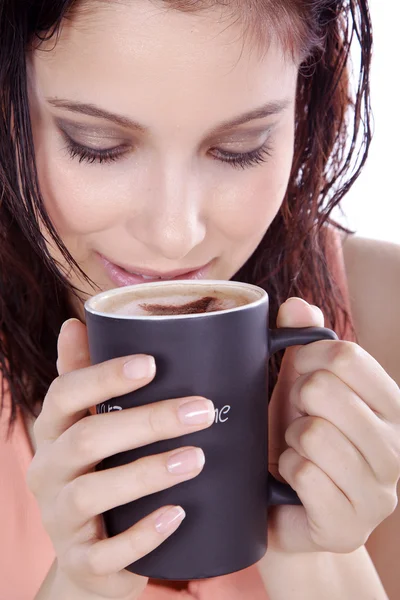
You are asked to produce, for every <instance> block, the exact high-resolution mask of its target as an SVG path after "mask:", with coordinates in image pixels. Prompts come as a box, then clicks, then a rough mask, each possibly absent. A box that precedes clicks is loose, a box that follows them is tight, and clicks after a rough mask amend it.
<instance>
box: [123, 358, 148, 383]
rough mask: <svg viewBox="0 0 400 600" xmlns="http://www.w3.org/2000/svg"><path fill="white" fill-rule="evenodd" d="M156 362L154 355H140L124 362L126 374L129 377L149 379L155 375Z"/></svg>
mask: <svg viewBox="0 0 400 600" xmlns="http://www.w3.org/2000/svg"><path fill="white" fill-rule="evenodd" d="M155 370H156V363H155V360H154V358H153V357H152V356H147V355H144V354H143V355H138V356H135V358H132V359H131V360H129V361H128V362H126V363H125V364H124V375H125V377H126V378H127V379H148V378H149V377H153V375H154V373H155Z"/></svg>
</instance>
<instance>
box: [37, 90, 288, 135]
mask: <svg viewBox="0 0 400 600" xmlns="http://www.w3.org/2000/svg"><path fill="white" fill-rule="evenodd" d="M46 100H47V102H48V103H49V104H51V105H52V106H54V107H55V108H62V109H64V110H68V111H70V112H73V113H79V114H83V115H88V116H89V117H96V118H100V119H105V120H106V121H110V122H111V123H115V124H116V125H119V126H121V127H126V128H128V129H133V130H135V131H139V132H141V133H145V132H146V131H148V129H147V127H144V126H143V125H140V123H137V122H136V121H133V120H132V119H130V118H129V117H125V116H123V115H117V114H115V113H112V112H109V111H108V110H104V109H103V108H101V107H100V106H96V105H95V104H87V103H84V102H76V101H72V100H64V99H60V98H47V99H46ZM290 104H291V101H290V100H289V99H284V100H276V101H273V102H268V103H267V104H264V105H263V106H261V107H259V108H255V109H254V110H251V111H250V112H247V113H245V114H242V115H239V116H237V117H235V118H234V119H231V120H229V121H224V122H222V123H220V124H219V125H217V126H216V127H214V128H213V129H212V131H210V132H209V134H208V135H216V134H220V133H222V132H223V131H225V130H228V129H232V128H233V127H238V126H239V125H243V124H244V123H248V122H249V121H254V120H256V119H264V118H265V117H270V116H272V115H277V114H279V113H281V112H283V111H284V110H285V109H286V108H288V106H289V105H290Z"/></svg>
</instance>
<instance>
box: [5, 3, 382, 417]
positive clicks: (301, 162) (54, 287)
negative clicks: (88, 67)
mask: <svg viewBox="0 0 400 600" xmlns="http://www.w3.org/2000/svg"><path fill="white" fill-rule="evenodd" d="M100 1H101V2H102V3H103V4H106V3H107V0H91V1H89V0H85V2H84V3H83V5H82V4H81V3H80V2H76V0H29V1H28V0H0V107H1V110H0V319H1V337H0V368H1V371H2V375H3V378H2V386H3V388H2V398H4V393H5V391H6V390H9V391H10V393H11V398H12V414H11V418H10V424H11V423H12V422H13V421H14V420H15V416H16V407H17V406H19V407H21V409H22V410H23V411H27V412H29V413H31V414H33V407H34V405H35V404H36V403H37V402H40V401H41V400H42V399H43V398H44V396H45V394H46V392H47V390H48V387H49V385H50V383H51V381H52V380H53V379H54V378H55V377H56V376H57V372H56V366H55V364H56V352H57V349H56V344H57V336H58V333H59V330H60V326H61V324H62V323H63V321H65V320H66V319H67V318H69V317H71V316H76V315H74V312H73V309H72V307H71V304H70V302H69V300H68V298H70V297H71V294H74V293H76V292H77V290H75V289H74V288H73V287H72V286H71V284H70V282H69V281H68V280H67V278H66V277H65V275H64V273H63V270H62V268H61V266H60V265H59V264H57V263H56V262H55V261H54V260H53V259H52V257H51V256H50V255H49V252H48V249H47V247H46V244H45V241H44V236H43V233H42V231H43V226H44V228H45V229H47V231H48V236H50V239H52V240H54V243H55V244H56V246H57V247H58V248H59V249H60V251H61V252H62V255H63V256H64V258H65V260H66V261H67V264H68V265H70V266H71V267H73V268H74V269H76V270H77V271H79V272H80V274H81V275H83V276H84V277H85V278H86V280H87V281H89V279H88V278H87V277H86V276H85V274H84V273H82V271H81V270H80V269H79V267H78V265H77V264H76V263H75V262H74V260H73V258H72V256H71V255H70V254H69V253H68V251H67V249H66V248H65V247H64V245H63V243H62V240H61V239H60V238H59V236H58V234H57V231H56V230H55V229H54V227H53V225H52V223H51V221H50V219H49V217H48V215H47V214H46V211H45V208H44V203H43V199H42V196H41V193H40V189H39V184H38V177H37V171H36V166H35V153H34V146H33V140H32V131H31V124H30V118H29V105H28V94H27V69H26V57H27V51H28V48H30V47H31V45H32V42H33V43H34V44H37V43H38V42H40V40H44V39H49V38H51V37H52V36H53V35H55V34H57V32H59V30H60V27H61V26H62V22H63V19H64V18H70V17H71V15H73V13H72V10H75V9H76V8H80V7H81V6H84V7H85V6H87V7H89V9H90V10H91V8H93V7H94V5H95V3H99V2H100ZM164 2H165V5H166V9H171V8H174V9H176V10H185V11H198V10H200V9H202V8H204V9H206V8H210V7H213V6H214V5H218V4H220V5H221V6H223V7H224V8H225V9H226V8H229V9H230V10H231V14H232V16H234V15H237V19H242V22H243V32H244V34H245V36H247V35H252V36H253V41H255V42H257V43H258V45H259V47H261V46H262V45H263V42H264V44H265V40H266V37H267V36H266V35H265V34H266V31H267V30H268V31H270V32H273V33H275V34H276V35H278V36H279V39H280V41H281V42H282V43H284V44H285V46H286V49H287V50H288V51H290V52H292V53H293V52H298V53H301V55H302V58H303V60H302V64H301V67H300V73H299V81H298V94H297V114H296V139H295V154H294V161H293V168H292V173H291V177H290V182H289V186H288V189H287V193H286V196H285V199H284V202H283V204H282V206H281V209H280V211H279V213H278V214H277V216H276V218H275V219H274V221H273V223H272V224H271V226H270V227H269V229H268V231H267V233H266V235H265V237H264V239H263V240H262V242H261V244H260V245H259V247H258V248H257V250H256V251H255V252H254V254H253V255H252V256H251V257H250V258H249V259H248V261H247V262H246V264H245V265H244V266H243V267H242V268H241V269H240V271H239V272H238V273H237V274H236V275H235V279H239V280H242V281H246V282H251V283H256V284H258V285H260V286H262V287H265V288H266V289H268V292H269V294H270V297H271V326H274V325H275V322H276V316H277V312H278V308H279V305H280V304H281V303H282V302H283V301H284V300H286V299H287V298H288V297H289V296H300V297H303V298H307V299H308V300H311V301H312V302H313V303H314V304H316V305H318V306H320V307H321V308H322V309H323V311H324V314H325V317H326V324H327V326H330V327H332V328H334V329H337V326H338V318H339V316H341V319H340V322H342V323H344V324H345V323H346V321H347V320H348V315H347V313H346V309H345V305H344V301H343V297H342V294H341V291H340V288H339V286H338V285H337V282H336V281H335V279H334V276H333V274H332V273H331V272H330V270H329V265H328V263H327V239H328V238H327V235H326V232H327V229H328V227H327V226H328V225H329V226H331V227H337V228H339V229H342V230H343V231H347V232H348V233H350V231H349V230H347V229H345V228H344V227H341V226H340V225H339V224H337V223H336V222H334V220H333V219H332V217H331V213H332V210H333V208H334V207H336V206H337V205H338V204H339V202H340V200H341V199H342V198H343V196H344V195H345V194H346V192H347V191H348V190H349V189H350V187H351V186H352V184H353V183H354V181H355V180H356V178H357V177H358V175H359V173H360V171H361V169H362V167H363V165H364V163H365V160H366V158H367V155H368V149H369V145H370V141H371V126H370V122H371V115H370V91H369V73H370V62H371V48H372V31H371V22H370V15H369V10H368V4H367V1H366V0H204V1H202V0H196V1H194V0H164ZM108 9H109V10H110V9H112V7H111V5H110V6H109V8H108ZM263 36H264V38H263ZM353 41H354V42H355V43H357V44H358V45H359V47H360V49H361V60H360V69H359V76H358V81H356V84H355V89H354V90H352V83H351V81H350V79H349V76H348V65H349V55H350V47H351V45H352V42H353ZM39 223H41V224H42V228H40V227H39ZM338 334H339V335H341V334H343V331H338ZM281 358H282V354H280V355H277V357H276V359H275V360H274V362H273V365H272V374H271V375H272V377H271V389H272V387H273V385H274V384H275V382H276V377H277V369H278V368H279V364H280V361H281Z"/></svg>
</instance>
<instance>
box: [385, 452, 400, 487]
mask: <svg viewBox="0 0 400 600" xmlns="http://www.w3.org/2000/svg"><path fill="white" fill-rule="evenodd" d="M385 471H386V477H385V479H386V480H387V481H388V482H389V483H395V484H397V482H398V481H399V479H400V456H399V453H398V452H397V450H396V449H395V448H393V447H390V448H388V452H387V454H386V458H385Z"/></svg>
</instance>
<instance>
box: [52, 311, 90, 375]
mask: <svg viewBox="0 0 400 600" xmlns="http://www.w3.org/2000/svg"><path fill="white" fill-rule="evenodd" d="M57 350H58V360H57V370H58V374H59V375H64V374H66V373H70V372H71V371H76V370H77V369H83V368H84V367H89V366H90V354H89V342H88V337H87V329H86V325H84V324H83V323H82V322H81V321H79V320H78V319H68V321H65V323H64V324H63V326H62V327H61V331H60V334H59V336H58V343H57Z"/></svg>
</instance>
